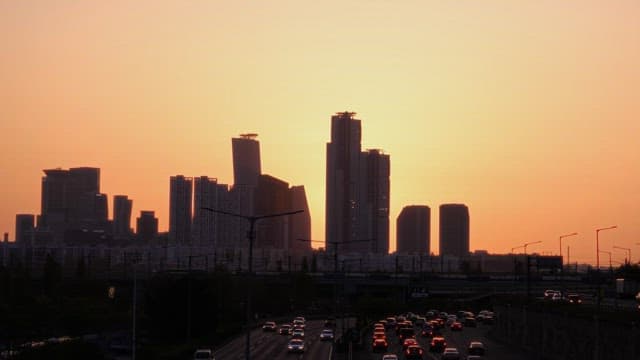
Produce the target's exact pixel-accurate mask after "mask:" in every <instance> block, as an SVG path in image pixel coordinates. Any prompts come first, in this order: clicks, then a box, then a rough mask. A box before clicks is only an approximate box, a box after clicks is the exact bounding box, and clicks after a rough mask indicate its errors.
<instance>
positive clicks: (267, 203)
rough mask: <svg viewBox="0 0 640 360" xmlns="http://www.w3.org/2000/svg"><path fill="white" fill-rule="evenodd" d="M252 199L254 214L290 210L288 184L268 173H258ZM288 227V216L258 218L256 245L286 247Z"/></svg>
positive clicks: (274, 247)
mask: <svg viewBox="0 0 640 360" xmlns="http://www.w3.org/2000/svg"><path fill="white" fill-rule="evenodd" d="M254 199H255V204H254V206H255V207H254V209H255V214H256V215H266V214H277V213H282V212H286V211H291V208H290V206H291V200H290V197H289V184H288V183H286V182H285V181H282V180H280V179H278V178H275V177H273V176H270V175H266V174H263V175H260V177H259V180H258V186H257V187H256V189H255V195H254ZM288 227H289V217H288V216H281V217H274V218H268V219H263V220H260V221H259V222H257V223H256V242H255V245H256V247H259V248H272V249H287V248H288V247H289V240H290V239H289V234H288Z"/></svg>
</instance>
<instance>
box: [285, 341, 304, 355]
mask: <svg viewBox="0 0 640 360" xmlns="http://www.w3.org/2000/svg"><path fill="white" fill-rule="evenodd" d="M287 351H289V352H290V353H291V352H299V353H303V352H304V340H302V339H291V340H289V343H288V344H287Z"/></svg>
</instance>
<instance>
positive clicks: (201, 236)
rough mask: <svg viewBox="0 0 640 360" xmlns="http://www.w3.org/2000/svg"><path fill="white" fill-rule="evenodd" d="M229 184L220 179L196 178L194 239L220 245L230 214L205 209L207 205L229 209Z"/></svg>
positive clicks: (206, 243)
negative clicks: (220, 182)
mask: <svg viewBox="0 0 640 360" xmlns="http://www.w3.org/2000/svg"><path fill="white" fill-rule="evenodd" d="M228 193H229V186H228V185H226V184H218V179H215V178H210V177H207V176H200V177H197V178H195V179H194V195H193V202H194V207H193V239H194V241H195V243H196V244H199V245H202V246H206V245H209V246H219V245H221V244H220V243H219V242H220V241H219V239H220V238H222V234H223V233H224V231H225V229H226V226H225V224H226V223H227V222H228V216H226V215H221V214H218V213H214V212H211V211H208V210H203V209H202V208H203V207H207V208H210V209H215V210H222V211H228V210H229V209H228V208H227V207H228V205H227V202H228Z"/></svg>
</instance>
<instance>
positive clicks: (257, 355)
mask: <svg viewBox="0 0 640 360" xmlns="http://www.w3.org/2000/svg"><path fill="white" fill-rule="evenodd" d="M292 320H293V319H292ZM279 325H280V324H278V326H279ZM323 328H324V321H322V320H312V321H307V322H306V328H305V348H306V349H305V352H304V353H303V354H290V353H288V351H287V343H288V342H289V339H290V336H288V335H280V334H278V332H277V331H276V332H263V331H262V329H257V330H253V331H252V332H251V359H255V360H278V359H289V360H294V359H318V360H328V359H329V358H330V356H331V352H332V342H331V341H320V332H321V331H322V329H323ZM338 331H339V329H338ZM245 341H246V338H245V336H244V335H243V336H241V337H238V338H236V339H234V340H233V341H231V342H230V343H228V344H226V345H225V346H223V347H221V348H219V349H217V350H216V351H215V357H216V360H241V359H244V358H245Z"/></svg>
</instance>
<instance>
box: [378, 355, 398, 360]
mask: <svg viewBox="0 0 640 360" xmlns="http://www.w3.org/2000/svg"><path fill="white" fill-rule="evenodd" d="M382 360H398V355H396V354H384V355H382Z"/></svg>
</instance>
